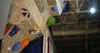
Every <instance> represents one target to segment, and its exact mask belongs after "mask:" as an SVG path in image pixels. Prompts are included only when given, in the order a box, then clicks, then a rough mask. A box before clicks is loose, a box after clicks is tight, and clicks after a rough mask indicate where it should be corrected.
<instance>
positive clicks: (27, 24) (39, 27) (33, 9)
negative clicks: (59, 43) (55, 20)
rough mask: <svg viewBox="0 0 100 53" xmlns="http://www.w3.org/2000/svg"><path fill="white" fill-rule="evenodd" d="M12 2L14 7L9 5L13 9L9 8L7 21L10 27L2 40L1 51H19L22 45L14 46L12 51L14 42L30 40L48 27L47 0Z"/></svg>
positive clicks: (15, 0)
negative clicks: (14, 49)
mask: <svg viewBox="0 0 100 53" xmlns="http://www.w3.org/2000/svg"><path fill="white" fill-rule="evenodd" d="M12 2H13V4H14V6H15V7H16V8H13V7H11V9H14V10H11V12H13V13H12V14H11V18H10V19H9V20H8V23H9V24H10V25H12V27H10V29H9V31H8V32H7V33H6V34H5V36H4V39H3V41H2V53H20V52H21V51H22V50H23V48H22V47H21V48H19V49H18V48H17V47H18V46H16V47H15V48H17V51H12V48H13V45H14V44H15V43H17V42H19V43H21V42H22V41H23V40H24V39H26V38H28V39H29V41H32V40H34V39H36V38H38V37H41V35H42V34H43V35H44V34H45V32H46V30H47V29H48V27H47V25H46V21H47V20H48V18H49V17H50V16H51V12H50V11H51V10H50V9H48V4H47V0H41V1H40V0H39V1H37V0H35V1H34V0H12ZM49 7H50V6H49ZM15 27H16V28H15ZM34 30H35V31H34ZM30 31H32V33H30ZM36 31H38V32H36ZM41 33H42V34H41ZM19 46H20V45H19Z"/></svg>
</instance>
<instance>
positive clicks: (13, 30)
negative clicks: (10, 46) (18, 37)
mask: <svg viewBox="0 0 100 53" xmlns="http://www.w3.org/2000/svg"><path fill="white" fill-rule="evenodd" d="M19 30H20V29H19V28H18V27H17V26H16V25H15V26H14V28H13V29H12V30H11V32H10V33H9V36H11V37H12V36H14V35H15V34H17V32H18V31H19Z"/></svg>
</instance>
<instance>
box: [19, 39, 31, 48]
mask: <svg viewBox="0 0 100 53" xmlns="http://www.w3.org/2000/svg"><path fill="white" fill-rule="evenodd" d="M28 44H29V39H28V38H26V39H24V40H23V41H22V43H21V47H26V46H27V45H28Z"/></svg>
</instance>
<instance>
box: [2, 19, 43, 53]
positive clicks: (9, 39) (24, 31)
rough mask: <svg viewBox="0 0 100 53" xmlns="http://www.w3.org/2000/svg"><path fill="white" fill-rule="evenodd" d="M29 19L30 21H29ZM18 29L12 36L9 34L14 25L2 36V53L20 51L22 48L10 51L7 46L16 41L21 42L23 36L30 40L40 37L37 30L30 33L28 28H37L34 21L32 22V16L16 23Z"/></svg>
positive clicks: (18, 52) (11, 45)
mask: <svg viewBox="0 0 100 53" xmlns="http://www.w3.org/2000/svg"><path fill="white" fill-rule="evenodd" d="M29 21H30V22H29ZM16 26H17V27H18V28H19V29H20V30H19V31H18V32H17V33H16V34H15V35H13V36H10V35H9V34H10V32H11V30H12V29H13V28H14V26H13V27H12V28H11V29H10V30H9V32H8V33H7V34H6V35H5V36H4V39H3V41H2V52H3V53H20V51H22V49H23V48H20V49H19V50H18V51H15V52H12V50H8V49H7V48H8V47H11V48H12V47H13V45H14V44H15V43H16V42H19V41H20V42H22V41H23V40H24V39H25V38H28V39H29V40H30V41H32V40H34V39H36V38H38V37H40V36H38V34H39V33H41V32H38V33H36V34H34V35H33V34H30V33H29V30H31V29H34V27H36V28H38V26H37V25H36V23H35V22H34V19H33V18H30V19H28V20H25V21H23V22H21V23H20V24H18V25H16Z"/></svg>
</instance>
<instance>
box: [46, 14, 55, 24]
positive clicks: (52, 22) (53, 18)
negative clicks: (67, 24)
mask: <svg viewBox="0 0 100 53" xmlns="http://www.w3.org/2000/svg"><path fill="white" fill-rule="evenodd" d="M54 23H55V17H53V16H51V17H49V19H48V20H47V22H46V24H47V25H49V26H50V25H53V24H54Z"/></svg>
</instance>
